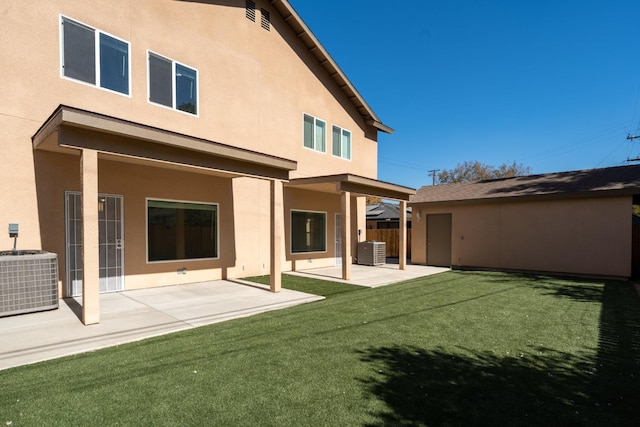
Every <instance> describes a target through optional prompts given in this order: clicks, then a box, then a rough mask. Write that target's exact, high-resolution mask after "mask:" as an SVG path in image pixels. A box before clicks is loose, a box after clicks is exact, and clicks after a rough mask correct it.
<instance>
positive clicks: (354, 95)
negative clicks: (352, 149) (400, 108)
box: [270, 0, 394, 134]
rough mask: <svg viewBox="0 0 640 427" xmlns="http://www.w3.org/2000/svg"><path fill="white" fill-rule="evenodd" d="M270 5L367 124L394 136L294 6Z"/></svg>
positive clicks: (279, 0)
mask: <svg viewBox="0 0 640 427" xmlns="http://www.w3.org/2000/svg"><path fill="white" fill-rule="evenodd" d="M270 3H271V5H272V6H273V7H274V8H275V9H276V10H277V11H278V13H279V14H280V16H282V18H283V19H284V21H285V22H286V23H287V24H289V26H290V27H291V28H292V29H293V31H294V32H295V33H296V35H297V36H298V38H299V39H300V40H301V41H302V42H303V43H304V44H305V46H306V47H307V49H308V50H309V51H310V52H311V53H312V55H314V56H315V57H316V58H317V59H318V61H319V62H320V65H321V66H322V67H323V68H324V69H325V70H326V71H327V73H329V76H331V78H332V79H333V80H334V81H335V82H336V83H337V85H338V87H339V88H340V89H341V90H342V91H343V92H344V93H345V95H346V96H347V98H349V100H350V101H351V103H352V104H353V105H354V106H355V107H356V109H357V110H358V113H359V114H360V115H361V116H362V117H363V118H364V119H365V124H367V125H369V126H373V127H374V128H376V129H378V130H380V131H382V132H385V133H388V134H392V133H393V132H394V131H393V129H392V128H390V127H389V126H386V125H384V124H383V123H382V121H381V120H380V119H379V118H378V116H377V114H376V113H375V112H374V111H373V109H372V108H371V107H370V106H369V104H367V102H366V101H365V100H364V98H363V97H362V95H360V93H359V92H358V90H357V89H356V88H355V86H354V85H353V83H351V81H350V80H349V78H348V77H347V75H346V74H345V73H344V72H343V71H342V69H340V67H339V66H338V64H337V63H336V61H335V60H334V59H333V58H332V57H331V55H330V54H329V52H327V50H326V49H325V48H324V47H323V46H322V44H321V43H320V41H319V40H318V39H317V38H316V36H315V35H314V34H313V32H312V31H311V30H310V29H309V27H308V26H307V24H306V23H305V22H304V20H303V19H302V17H300V15H298V12H296V10H295V9H294V8H293V6H292V5H291V4H290V3H289V2H288V1H287V0H270Z"/></svg>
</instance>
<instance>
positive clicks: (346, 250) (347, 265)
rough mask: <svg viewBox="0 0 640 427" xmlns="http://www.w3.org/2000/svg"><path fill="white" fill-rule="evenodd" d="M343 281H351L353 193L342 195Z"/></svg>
mask: <svg viewBox="0 0 640 427" xmlns="http://www.w3.org/2000/svg"><path fill="white" fill-rule="evenodd" d="M342 279H343V280H351V193H350V192H349V191H345V192H343V193H342Z"/></svg>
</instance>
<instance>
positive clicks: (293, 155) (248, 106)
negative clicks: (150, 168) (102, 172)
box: [0, 0, 377, 178]
mask: <svg viewBox="0 0 640 427" xmlns="http://www.w3.org/2000/svg"><path fill="white" fill-rule="evenodd" d="M244 6H245V2H244V1H242V0H236V1H231V2H225V4H215V2H214V3H212V4H208V3H205V2H179V1H172V0H160V1H158V0H153V1H152V0H141V1H135V2H132V1H125V0H115V1H112V2H106V3H105V2H87V1H84V0H65V1H61V0H57V1H45V0H37V1H35V2H11V4H9V5H8V6H5V9H8V10H6V12H5V14H4V16H5V18H6V19H5V20H4V21H3V29H2V31H1V32H0V34H2V40H3V43H2V46H1V47H0V49H2V52H1V53H2V57H3V58H20V59H21V60H20V61H3V62H2V63H0V71H1V72H2V73H3V76H5V82H11V84H7V85H5V86H6V90H5V92H4V95H5V97H6V98H5V99H7V100H11V102H8V103H5V104H3V105H2V106H1V108H2V110H1V111H0V112H2V113H4V114H7V115H9V116H12V117H17V118H23V119H25V120H27V121H29V123H30V126H29V127H28V129H26V130H25V132H24V133H23V134H20V138H18V139H19V140H20V142H19V143H25V144H26V143H28V138H29V137H30V136H31V135H33V134H34V133H35V131H36V130H37V129H38V127H39V125H40V124H41V123H42V122H43V121H44V120H45V119H46V118H47V116H48V115H49V114H51V112H52V111H53V110H54V109H55V108H56V106H57V105H59V104H66V105H70V106H73V107H77V108H82V109H87V110H90V111H96V112H99V113H101V114H105V115H111V116H115V117H119V118H125V119H127V120H130V121H133V122H139V123H143V124H147V125H150V126H155V127H159V128H162V129H167V130H170V131H175V132H179V133H183V134H188V135H193V136H196V137H200V138H204V139H208V140H213V141H217V142H221V143H225V144H229V145H233V146H237V147H242V148H247V149H251V150H255V151H260V152H264V153H267V154H272V155H276V156H281V157H285V158H290V159H295V160H297V161H298V170H297V171H296V172H295V173H294V177H298V176H314V175H325V174H332V173H342V172H350V173H354V174H358V175H362V176H367V177H372V178H375V177H376V167H377V166H376V165H377V158H376V153H377V147H376V142H375V139H376V136H375V132H372V131H371V127H370V126H367V125H365V124H364V121H363V119H362V117H361V116H360V115H359V114H358V112H357V111H356V110H355V107H354V106H353V105H352V104H351V103H350V101H349V100H348V99H347V98H346V96H345V95H344V93H343V92H342V91H341V90H340V89H339V88H338V87H337V84H336V83H335V82H334V81H333V80H332V79H331V78H330V77H329V76H328V75H327V73H326V71H324V70H323V69H322V67H321V66H320V65H319V64H318V63H317V60H315V59H314V58H313V57H312V55H311V54H310V53H309V52H308V51H306V48H304V46H303V45H302V44H301V43H300V40H299V39H298V37H297V36H296V35H295V34H294V33H293V32H292V31H291V29H290V27H289V26H288V25H287V24H286V23H284V22H283V21H282V19H281V18H280V16H279V15H278V13H277V12H276V11H275V10H272V9H271V6H269V5H268V4H267V2H262V1H257V2H256V7H257V8H258V9H260V8H261V7H265V8H266V9H268V10H271V14H270V16H271V30H270V31H266V30H264V29H262V28H261V27H260V23H259V14H260V12H259V10H258V12H257V13H258V22H251V21H250V20H248V19H247V18H246V17H245V7H244ZM60 15H64V16H66V17H68V18H70V19H73V20H77V21H79V22H81V23H84V24H86V25H89V26H91V27H93V28H95V29H98V30H100V31H103V32H106V33H108V34H111V35H113V36H115V37H118V38H121V39H123V40H125V41H127V42H129V43H130V54H131V93H130V95H129V96H125V95H121V94H117V93H114V92H110V91H107V90H103V89H100V88H97V87H94V86H91V85H87V84H84V83H80V82H78V81H75V80H71V79H68V78H64V77H61V71H60V67H61V64H60V62H61V60H60V56H61V55H60V50H61V49H60V22H59V20H60ZM14 40H20V43H15V42H12V41H14ZM148 50H150V51H153V52H156V53H158V54H160V55H163V56H165V57H168V58H170V59H172V60H175V61H177V62H180V63H182V64H185V65H187V66H189V67H193V68H195V69H197V70H198V84H199V88H198V95H199V105H198V107H199V114H198V117H195V116H193V115H190V114H186V113H183V112H179V111H174V110H171V109H169V108H166V107H162V106H158V105H155V104H151V103H149V102H148V101H147V98H148V89H147V86H148V78H147V51H148ZM25 52H37V54H34V55H30V54H25ZM303 113H308V114H311V115H314V116H316V117H318V118H320V119H322V120H324V121H326V123H327V144H326V148H327V150H326V153H318V152H315V151H313V150H309V149H305V148H304V147H303V145H302V114H303ZM332 125H338V126H340V127H342V128H345V129H348V130H349V131H351V133H352V160H351V161H347V160H344V159H340V158H337V157H334V156H333V155H332V154H331V126H332ZM22 141H24V142H22Z"/></svg>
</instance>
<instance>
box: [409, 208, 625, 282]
mask: <svg viewBox="0 0 640 427" xmlns="http://www.w3.org/2000/svg"><path fill="white" fill-rule="evenodd" d="M414 210H415V212H416V213H417V212H419V217H418V218H419V219H414V221H413V232H412V261H413V262H417V263H426V259H427V253H426V250H427V249H426V248H427V245H426V228H425V218H426V215H428V214H434V213H451V214H452V236H451V237H452V253H451V264H452V265H453V266H462V267H483V268H498V269H513V270H531V271H547V272H556V273H568V274H581V275H582V274H584V275H599V276H612V277H629V276H630V274H631V199H630V198H629V197H608V198H597V199H596V198H589V199H568V200H553V201H531V202H511V203H487V204H482V205H452V206H439V207H433V208H432V207H427V206H424V205H423V206H415V207H414Z"/></svg>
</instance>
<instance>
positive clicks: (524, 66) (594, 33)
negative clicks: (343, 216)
mask: <svg viewBox="0 0 640 427" xmlns="http://www.w3.org/2000/svg"><path fill="white" fill-rule="evenodd" d="M290 3H291V4H292V5H293V7H294V8H295V9H296V10H297V11H298V13H299V14H300V16H301V17H302V18H303V20H304V21H305V22H306V24H307V25H308V26H309V28H310V29H311V31H312V32H313V33H314V34H315V36H316V37H317V38H318V39H319V40H320V42H321V43H322V44H323V46H324V47H325V48H326V49H327V51H328V52H329V54H331V56H332V57H333V58H334V59H335V60H336V62H337V63H338V65H339V66H340V67H341V68H342V70H343V71H344V72H345V73H346V74H347V76H348V77H349V79H350V80H351V81H352V83H353V84H354V85H355V87H356V88H357V89H358V91H359V92H360V93H361V95H362V96H363V97H364V98H365V99H366V100H367V102H368V103H369V105H370V106H371V107H372V108H373V110H374V111H375V112H376V113H377V114H378V116H379V117H380V118H381V120H382V121H383V123H385V124H386V125H388V126H391V127H392V128H394V129H395V133H394V134H393V135H387V134H383V133H381V134H380V137H379V142H378V156H379V159H378V179H381V180H384V181H391V182H394V183H397V184H402V185H407V186H410V187H414V188H418V187H420V186H422V185H427V184H431V178H430V176H429V173H428V171H429V170H432V169H451V168H453V167H455V165H456V164H457V163H461V162H463V161H466V160H470V161H473V160H478V161H480V162H482V163H486V164H490V165H499V164H501V163H505V162H506V163H512V162H514V161H516V162H518V163H522V164H524V165H526V166H529V167H531V170H532V173H546V172H555V171H565V170H576V169H590V168H596V167H607V166H617V165H626V164H630V163H628V162H627V161H626V160H627V158H629V157H638V156H640V140H636V141H635V142H630V141H628V140H627V139H626V136H627V134H634V133H636V134H640V101H639V98H640V1H638V0H601V1H592V0H424V1H417V2H416V1H413V2H409V1H403V0H396V1H390V0H370V1H367V2H361V1H351V0H321V1H320V0H317V1H311V0H290Z"/></svg>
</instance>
